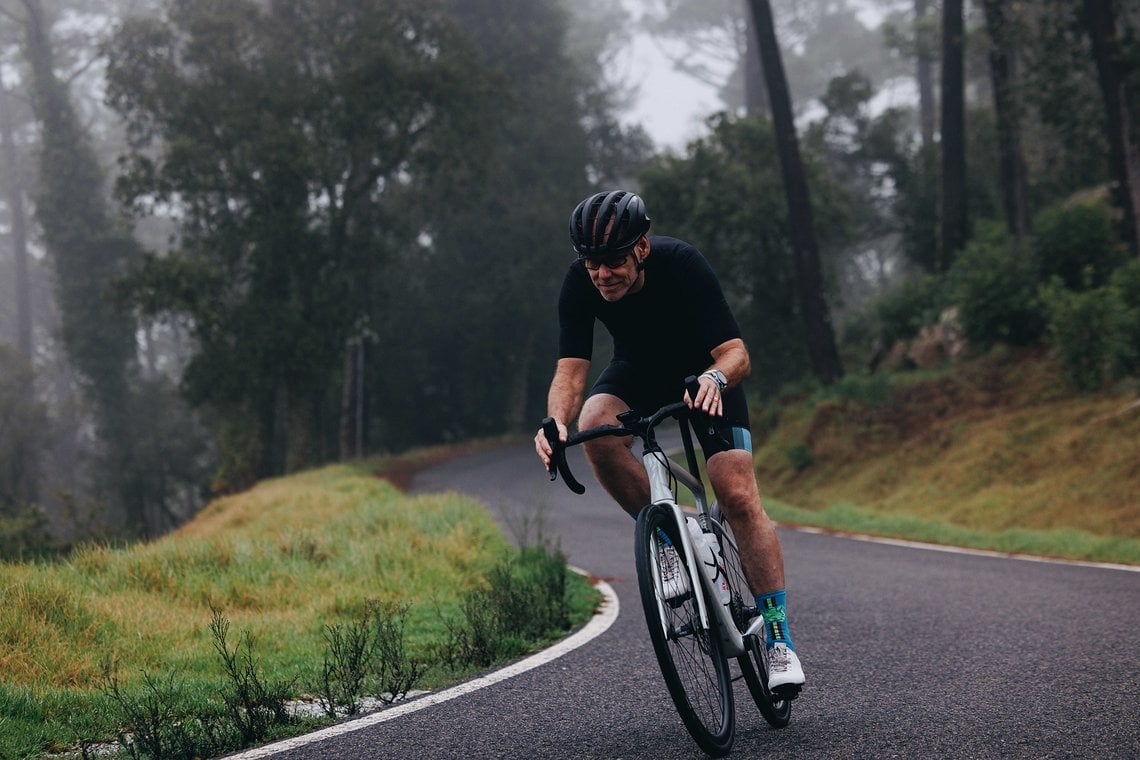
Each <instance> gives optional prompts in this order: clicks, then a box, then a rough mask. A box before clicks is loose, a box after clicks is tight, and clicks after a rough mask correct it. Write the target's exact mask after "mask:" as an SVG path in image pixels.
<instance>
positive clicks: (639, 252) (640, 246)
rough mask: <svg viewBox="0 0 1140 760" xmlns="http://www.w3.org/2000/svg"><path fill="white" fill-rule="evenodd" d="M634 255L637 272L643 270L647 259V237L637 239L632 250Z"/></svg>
mask: <svg viewBox="0 0 1140 760" xmlns="http://www.w3.org/2000/svg"><path fill="white" fill-rule="evenodd" d="M633 252H634V255H636V256H637V271H639V272H640V271H641V270H642V269H645V259H646V258H648V257H649V236H648V235H642V236H641V237H640V238H638V240H637V243H636V244H635V245H634V249H633Z"/></svg>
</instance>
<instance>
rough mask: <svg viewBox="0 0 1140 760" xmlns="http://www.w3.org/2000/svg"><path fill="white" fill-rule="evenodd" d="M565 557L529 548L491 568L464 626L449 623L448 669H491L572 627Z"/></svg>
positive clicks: (468, 606) (470, 601) (469, 599)
mask: <svg viewBox="0 0 1140 760" xmlns="http://www.w3.org/2000/svg"><path fill="white" fill-rule="evenodd" d="M567 572H568V570H567V568H566V557H565V556H564V555H563V554H562V552H561V551H558V550H552V549H551V548H550V547H548V546H545V545H539V546H525V547H523V548H522V549H520V550H519V552H518V553H517V554H515V555H513V556H512V557H510V558H509V559H506V560H504V561H503V562H501V563H500V564H499V565H498V566H496V567H495V568H493V569H492V570H491V572H490V574H489V575H488V577H487V586H486V587H483V588H478V589H474V590H473V591H471V592H469V593H468V594H467V595H466V596H465V597H464V600H463V620H462V621H454V620H445V621H444V624H445V625H446V626H447V629H448V642H447V643H446V644H445V645H444V647H443V649H442V651H441V656H442V659H443V660H444V662H445V663H446V664H448V665H449V666H451V667H456V666H469V665H478V666H487V665H490V664H491V663H492V662H494V661H495V660H496V659H502V658H506V657H513V656H516V655H519V654H522V653H523V652H524V651H526V649H527V647H528V645H529V644H530V643H531V642H534V641H538V640H541V639H542V638H543V637H545V636H548V635H550V634H552V633H555V632H558V631H564V630H566V628H568V627H569V625H570V618H569V603H568V601H567V598H566V573H567Z"/></svg>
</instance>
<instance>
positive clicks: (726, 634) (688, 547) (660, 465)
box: [641, 451, 764, 657]
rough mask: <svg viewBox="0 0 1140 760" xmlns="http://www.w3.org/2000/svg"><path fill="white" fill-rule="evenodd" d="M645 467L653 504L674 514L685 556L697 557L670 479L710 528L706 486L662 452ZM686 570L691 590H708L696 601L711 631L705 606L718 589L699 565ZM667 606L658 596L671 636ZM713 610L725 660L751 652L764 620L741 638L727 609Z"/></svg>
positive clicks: (647, 457) (657, 582) (657, 583)
mask: <svg viewBox="0 0 1140 760" xmlns="http://www.w3.org/2000/svg"><path fill="white" fill-rule="evenodd" d="M641 463H642V465H643V466H644V467H645V472H646V473H647V474H648V475H649V493H650V501H652V502H653V503H654V504H658V505H660V506H665V507H669V508H670V509H671V510H672V512H673V519H674V520H675V521H676V523H677V534H678V535H679V536H680V538H681V546H682V548H683V549H684V554H685V556H686V557H696V556H697V555H696V553H695V552H694V551H693V540H692V537H691V536H690V535H689V530H688V527H687V526H686V524H685V513H684V511H683V510H682V509H681V507H680V505H679V504H677V500H676V499H675V498H674V497H673V490H672V489H671V488H670V487H669V480H670V477H672V478H673V479H675V480H677V481H678V482H679V483H680V484H681V485H683V486H684V487H685V488H686V489H688V490H689V492H690V493H692V494H693V498H694V499H695V500H696V502H697V514H698V522H699V523H701V524H706V523H707V520H708V511H707V508H706V506H705V488H704V484H702V483H701V482H700V481H699V480H697V479H696V478H694V477H693V476H692V475H691V474H690V473H689V471H688V470H686V469H685V468H684V467H682V466H680V465H678V464H676V463H675V462H672V461H671V460H669V459H668V457H666V456H665V455H664V454H663V453H661V452H660V451H647V452H646V453H645V454H643V455H642V458H641ZM725 538H726V539H729V540H731V538H730V537H728V536H725ZM733 549H734V550H737V549H736V547H733ZM651 567H652V568H653V575H654V579H653V581H654V583H653V586H654V588H656V589H661V588H662V584H661V577H660V574H659V572H658V569H657V563H656V562H654V563H651ZM685 567H686V569H687V570H688V572H689V583H690V586H689V587H690V588H693V589H695V588H698V587H700V588H703V589H704V590H705V593H703V594H696V597H697V609H698V610H699V611H700V616H701V628H703V629H704V630H706V631H708V630H709V628H710V626H709V606H708V605H707V604H706V603H705V600H706V598H707V599H716V598H717V589H715V588H713V585H712V581H710V580H709V578H708V576H707V575H706V574H705V573H703V572H701V570H700V569H699V568H698V567H697V563H696V562H686V563H685ZM664 604H665V600H664V599H662V598H661V596H660V595H658V597H657V609H658V616H659V618H660V621H661V627H662V628H663V629H664V630H665V632H666V634H668V632H669V630H668V623H667V622H666V620H665V614H664V611H663V607H662V605H664ZM712 607H713V614H714V615H715V617H716V622H717V628H718V629H719V630H720V640H721V644H722V650H723V651H724V654H725V656H726V657H740V656H741V655H743V654H744V653H745V652H746V651H747V648H746V647H745V644H744V635H748V634H752V633H754V631H753V628H759V625H762V624H763V620H764V618H763V617H758V618H756V621H759V625H757V622H755V621H754V623H753V625H752V626H749V630H748V631H746V632H745V634H741V633H740V631H738V630H737V629H736V623H735V622H733V620H732V616H731V614H730V613H729V611H728V608H727V607H726V606H725V605H723V604H714V605H712Z"/></svg>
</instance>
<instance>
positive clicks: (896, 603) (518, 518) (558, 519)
mask: <svg viewBox="0 0 1140 760" xmlns="http://www.w3.org/2000/svg"><path fill="white" fill-rule="evenodd" d="M571 464H572V465H573V467H574V471H575V473H576V474H578V475H579V477H580V478H581V479H582V482H583V483H584V484H586V487H587V492H586V494H585V495H584V496H581V497H579V496H574V495H573V494H572V493H570V491H569V490H567V489H566V488H565V487H564V486H563V485H562V484H561V482H559V483H555V484H551V483H548V482H547V480H546V478H545V477H544V476H543V473H542V470H541V465H539V464H538V462H537V460H536V459H535V457H534V453H533V451H532V450H531V449H530V448H529V445H522V446H518V447H508V448H505V449H502V450H497V451H492V452H485V453H482V454H477V455H473V456H470V457H466V458H463V459H460V460H456V461H452V462H449V463H447V464H444V465H441V466H439V467H436V468H434V469H432V470H430V471H428V472H426V473H423V474H422V475H421V476H419V477H418V478H417V480H416V481H415V484H414V488H415V489H416V490H419V491H438V490H459V491H462V492H465V493H468V494H471V495H473V496H476V497H478V498H480V499H482V500H483V501H485V502H486V503H487V504H488V505H489V507H490V508H491V509H492V511H493V512H495V513H496V515H497V516H498V517H499V518H500V519H501V520H502V521H503V523H504V525H505V526H506V527H507V529H508V531H510V529H511V527H512V526H514V527H516V528H517V527H518V526H520V525H521V524H523V521H524V516H529V519H530V520H532V521H533V520H534V519H535V515H536V514H540V515H542V518H541V519H542V520H543V521H544V522H545V535H547V536H548V537H553V538H557V540H558V541H559V542H560V543H561V547H562V549H563V551H564V552H565V553H566V554H567V556H568V558H569V560H570V562H571V563H572V564H574V565H576V566H578V567H581V568H584V569H586V570H588V571H590V572H591V573H593V574H595V575H597V576H601V577H603V578H606V579H608V580H609V582H610V583H611V585H612V586H613V588H614V590H615V591H616V592H617V595H618V597H619V599H620V614H619V615H618V618H617V620H616V621H615V623H614V624H613V625H612V627H610V628H609V629H608V630H607V631H606V632H605V633H603V634H602V635H601V636H599V637H598V638H596V639H594V640H593V641H592V642H590V643H589V644H588V645H586V646H584V647H582V648H580V649H577V650H575V651H573V652H571V653H569V654H567V655H565V656H563V657H561V658H559V659H557V660H555V661H553V662H550V663H548V664H546V665H543V666H541V667H538V668H535V669H533V670H530V671H529V672H526V673H523V674H521V675H518V676H515V677H513V678H509V679H506V680H504V681H502V682H500V683H497V684H495V685H493V686H489V687H487V688H484V689H481V690H479V691H476V692H473V693H470V694H467V695H465V696H462V697H458V698H456V699H452V700H450V701H448V702H445V703H443V704H438V705H434V706H432V707H429V708H426V709H423V710H419V711H418V712H414V713H410V714H407V715H403V716H401V717H399V718H396V719H393V720H389V721H386V722H383V723H379V724H377V725H373V726H369V727H368V728H364V729H361V730H358V731H353V732H351V733H347V734H344V735H342V736H338V737H335V738H332V739H328V740H324V741H320V742H314V743H311V744H308V745H305V746H302V747H299V748H296V749H291V750H289V751H285V752H279V753H275V754H274V755H273V756H274V757H276V758H282V759H284V758H297V759H300V758H306V759H307V758H332V757H335V758H528V759H529V758H695V757H702V756H703V755H702V754H701V752H700V751H699V750H698V749H697V748H696V745H695V744H693V742H692V741H691V739H690V738H689V736H688V734H687V733H686V732H685V730H684V727H683V726H682V725H681V722H680V719H679V718H678V717H677V715H676V713H675V712H674V711H673V708H672V704H671V702H670V701H669V697H668V694H667V693H666V691H665V687H664V684H663V683H662V681H661V677H660V675H659V673H658V671H657V665H656V661H655V659H654V657H653V652H652V648H651V645H650V643H649V641H648V637H647V636H646V635H645V630H644V627H645V622H644V618H643V617H642V612H641V608H640V603H639V599H638V592H637V583H636V578H635V577H634V569H633V559H632V535H633V523H632V521H631V520H630V519H629V518H628V517H626V516H625V515H624V514H623V513H621V512H620V511H619V510H618V509H617V508H616V507H614V506H613V505H612V504H611V503H610V502H608V500H607V498H606V497H605V495H604V493H603V492H602V491H601V489H600V488H599V487H598V486H597V485H596V483H595V482H594V481H593V480H592V479H589V478H588V472H587V468H586V467H585V465H584V464H583V463H582V461H581V459H580V458H577V459H575V458H572V459H571ZM780 536H781V540H782V542H783V546H784V553H785V560H786V564H787V571H788V578H789V610H790V613H791V616H792V617H791V620H792V625H793V629H792V630H793V635H794V638H795V642H796V649H797V651H798V652H799V653H800V655H801V658H802V660H803V662H804V669H805V671H806V673H807V678H808V683H807V686H806V687H805V689H804V692H803V695H802V696H801V697H800V699H798V700H797V701H796V702H795V707H794V709H793V718H792V723H791V725H789V726H788V727H787V728H785V729H782V730H773V729H770V728H768V726H767V724H765V723H764V721H763V719H762V718H761V717H760V716H759V714H758V713H757V712H756V711H755V708H753V707H752V704H751V701H750V699H749V697H748V695H747V692H746V691H745V689H744V686H743V684H740V685H739V687H738V689H739V690H738V693H737V705H738V719H737V738H736V745H735V747H734V750H733V756H736V757H754V756H759V755H770V756H778V757H791V758H796V757H804V758H851V757H875V758H885V757H902V758H915V757H924V758H925V757H938V758H942V757H986V758H989V757H1003V758H1004V757H1018V758H1020V757H1024V758H1041V757H1081V758H1084V757H1088V758H1092V757H1096V758H1136V757H1140V572H1131V571H1126V570H1120V569H1110V568H1095V567H1083V566H1076V565H1065V564H1052V563H1041V562H1031V561H1025V560H1017V559H1007V558H1001V557H990V556H978V555H971V554H959V553H950V552H941V551H930V550H926V549H922V548H916V547H906V546H896V545H886V544H879V543H869V542H865V541H855V540H851V539H846V538H841V537H835V536H828V535H821V534H812V533H803V532H798V531H791V530H781V534H780Z"/></svg>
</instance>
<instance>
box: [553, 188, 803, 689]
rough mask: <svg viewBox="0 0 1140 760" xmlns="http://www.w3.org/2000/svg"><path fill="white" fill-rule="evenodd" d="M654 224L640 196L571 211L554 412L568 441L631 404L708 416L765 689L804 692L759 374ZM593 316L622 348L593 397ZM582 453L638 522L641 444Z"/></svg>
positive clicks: (717, 484) (608, 442)
mask: <svg viewBox="0 0 1140 760" xmlns="http://www.w3.org/2000/svg"><path fill="white" fill-rule="evenodd" d="M649 224H650V219H649V216H648V214H647V213H646V209H645V203H644V202H643V201H642V199H641V198H640V197H638V196H637V195H635V194H634V193H631V192H626V191H621V190H615V191H609V192H602V193H597V194H595V195H591V196H590V197H589V198H586V199H585V200H583V201H582V202H581V203H579V204H578V206H577V208H575V209H574V211H573V213H572V214H571V215H570V240H571V242H572V244H573V249H574V251H575V252H576V253H577V254H578V258H577V260H576V261H574V262H572V263H571V264H570V268H569V270H568V271H567V272H566V277H565V279H564V280H563V283H562V292H561V295H560V296H559V300H558V316H559V325H560V337H559V359H558V364H557V367H556V369H555V372H554V378H553V380H552V381H551V383H550V391H549V394H548V397H547V414H548V416H550V417H552V418H553V419H554V420H555V422H556V423H557V424H558V433H559V437H560V439H561V440H563V441H565V440H567V438H568V430H567V425H569V424H570V423H571V422H573V421H574V419H575V418H577V419H578V425H579V427H580V428H581V429H585V428H590V427H594V426H597V425H603V424H611V425H613V424H617V415H618V414H620V413H622V412H624V411H626V410H628V409H631V408H632V409H635V410H637V411H638V412H639V413H641V414H646V413H649V412H652V411H654V410H656V409H658V408H660V407H662V406H664V405H666V404H670V403H673V402H674V401H676V400H677V397H678V396H679V395H682V394H683V398H684V400H685V401H686V403H688V404H689V405H690V406H691V407H694V408H696V409H699V410H700V411H702V412H705V413H706V414H707V415H709V417H708V422H707V423H705V422H697V421H694V425H693V427H694V432H695V433H696V435H697V438H698V440H699V441H700V444H701V448H702V449H703V451H704V454H705V458H706V461H707V466H708V475H709V480H710V481H711V483H712V486H713V490H714V492H715V493H716V496H717V499H718V500H719V502H720V505H721V508H722V509H723V510H724V513H725V515H726V516H727V517H728V519H729V522H730V523H731V525H732V529H733V531H734V533H735V534H736V538H737V541H738V542H739V544H740V559H741V564H742V565H743V568H744V574H745V576H746V578H747V580H748V583H749V586H751V590H752V591H753V593H755V594H756V604H757V606H758V607H759V608H760V609H761V611H762V613H763V615H764V618H765V629H766V636H765V638H766V645H767V647H768V651H769V661H770V662H769V667H770V676H769V684H768V685H769V688H770V689H772V690H776V689H778V688H780V687H789V688H791V689H793V690H795V689H798V687H800V686H802V685H803V683H804V674H803V668H802V667H801V665H800V662H799V658H798V657H797V656H796V653H795V650H794V646H793V644H792V639H791V636H790V634H789V631H788V621H787V610H786V594H785V591H784V588H785V586H784V561H783V555H782V553H781V550H780V542H779V539H778V538H777V536H776V531H775V527H774V526H773V524H772V521H771V520H770V519H769V518H768V515H767V513H766V512H765V511H764V507H763V505H762V503H761V501H760V491H759V487H758V486H757V483H756V474H755V471H754V469H753V465H752V441H751V433H750V431H749V425H748V405H747V401H746V399H745V396H744V390H743V388H742V387H741V382H742V381H743V380H744V378H745V377H747V376H748V374H749V372H750V371H751V363H750V359H749V355H748V350H747V348H746V347H745V345H744V341H743V340H742V339H741V336H740V328H739V326H738V325H737V322H736V319H735V318H734V317H733V315H732V312H731V311H730V309H729V307H728V304H727V302H726V301H725V298H724V294H723V292H722V290H721V287H720V283H719V281H718V280H717V278H716V275H715V274H714V273H713V270H712V268H711V267H710V266H709V263H708V261H706V260H705V258H704V257H703V256H702V255H701V254H700V252H699V251H697V249H696V248H694V247H693V246H692V245H689V244H688V243H686V242H684V241H681V240H678V239H676V238H671V237H662V236H652V237H651V236H649V235H648V232H649ZM595 321H600V322H602V324H603V325H605V326H606V328H607V330H609V332H610V334H611V335H612V336H613V343H614V355H613V358H612V360H611V361H610V363H609V365H608V366H607V367H606V368H605V369H604V371H603V372H602V374H601V376H600V377H599V378H598V379H597V381H596V382H595V383H594V385H593V387H592V388H591V389H590V391H589V394H586V383H587V375H588V373H589V369H590V361H591V359H592V349H593V330H594V323H595ZM690 375H698V376H699V379H700V391H698V393H697V396H696V398H692V399H691V398H689V395H688V392H687V391H684V390H683V388H682V378H685V377H687V376H690ZM583 398H585V401H584V402H583ZM534 441H535V450H536V452H537V453H538V457H539V459H541V460H542V463H543V464H544V465H546V466H547V467H548V468H549V466H550V457H551V455H552V451H551V447H550V442H549V441H547V440H546V436H545V434H544V433H543V432H542V430H541V429H540V430H539V431H538V434H537V435H536V436H535V439H534ZM584 449H585V454H586V459H587V460H588V461H589V463H590V466H591V467H592V468H593V471H594V474H595V476H596V477H597V479H598V481H599V482H600V483H601V484H602V486H603V487H604V488H605V489H606V491H607V492H608V493H609V494H610V495H611V496H612V497H613V498H614V500H615V501H617V503H618V504H619V505H620V506H621V507H622V508H623V509H624V510H625V511H626V512H628V513H629V514H630V515H632V516H634V517H635V518H636V517H637V514H638V512H640V511H641V509H642V508H643V507H644V506H645V505H646V504H648V503H649V498H650V495H649V480H648V477H647V476H646V473H645V469H644V467H643V466H642V464H641V462H640V461H639V460H638V459H637V457H636V456H635V455H634V453H633V451H632V439H631V438H614V437H605V438H599V439H597V440H594V441H589V442H587V443H586V444H584Z"/></svg>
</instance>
